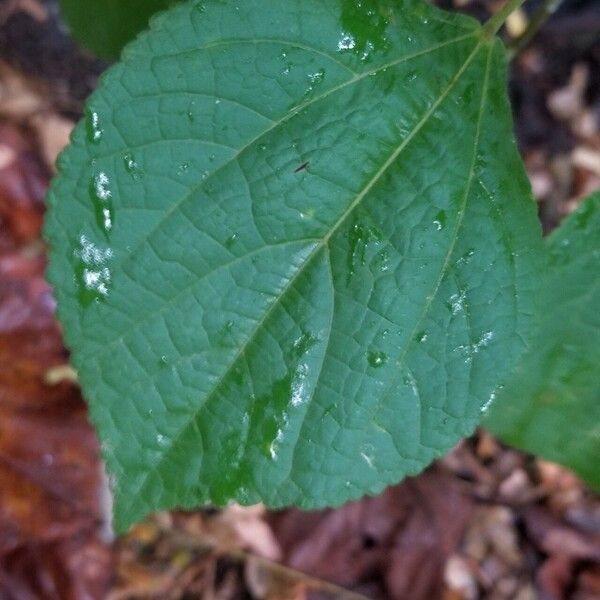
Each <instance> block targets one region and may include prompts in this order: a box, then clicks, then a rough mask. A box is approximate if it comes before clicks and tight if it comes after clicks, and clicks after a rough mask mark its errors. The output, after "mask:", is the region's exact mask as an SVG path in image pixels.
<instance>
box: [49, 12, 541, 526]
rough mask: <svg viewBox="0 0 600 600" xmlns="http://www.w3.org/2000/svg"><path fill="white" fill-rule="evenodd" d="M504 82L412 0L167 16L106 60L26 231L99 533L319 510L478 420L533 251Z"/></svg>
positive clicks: (460, 37) (509, 341) (516, 333)
mask: <svg viewBox="0 0 600 600" xmlns="http://www.w3.org/2000/svg"><path fill="white" fill-rule="evenodd" d="M505 78H506V65H505V58H504V51H503V48H502V46H501V44H500V42H498V41H494V40H491V39H488V38H487V37H486V36H485V35H484V34H483V33H482V30H481V29H480V27H479V26H478V24H477V23H476V22H474V21H473V20H471V19H469V18H466V17H459V16H453V15H451V14H447V13H444V12H441V11H439V10H437V9H434V8H432V7H430V6H428V5H427V4H425V3H421V2H413V1H409V0H404V1H398V0H389V1H388V0H381V1H376V0H370V1H367V0H363V1H362V2H360V3H357V2H354V1H343V0H326V1H323V0H288V1H286V2H283V3H282V2H279V1H278V0H260V2H258V1H248V2H244V3H243V4H238V3H237V2H232V1H223V0H221V1H218V0H212V1H206V2H204V3H202V4H196V3H192V4H186V5H181V6H178V7H176V8H174V9H172V10H171V11H170V12H169V13H166V14H163V15H161V16H159V17H158V18H157V19H155V20H154V22H153V26H152V30H151V32H150V33H149V34H148V35H144V36H142V37H141V38H140V39H138V41H137V42H136V43H135V44H134V45H133V46H130V47H128V48H127V49H126V51H125V53H124V61H123V63H121V64H119V65H117V66H116V67H114V68H113V69H111V70H110V71H109V72H108V74H107V76H106V77H105V78H104V80H103V82H102V85H101V86H100V89H99V90H98V91H97V92H96V93H95V94H94V95H93V96H92V98H91V99H90V102H89V110H88V115H87V120H86V122H84V123H81V124H80V125H79V126H78V127H77V129H76V130H75V133H74V136H73V140H72V143H71V146H70V148H69V149H68V150H67V151H66V153H64V154H63V156H62V158H61V160H60V161H59V167H60V172H61V174H60V176H59V177H58V178H57V179H56V181H55V182H54V184H53V186H52V189H51V193H50V195H49V205H50V211H49V215H48V218H47V226H46V235H47V239H48V240H49V242H50V245H51V261H50V269H49V277H50V280H51V281H52V282H53V284H54V286H55V292H56V297H57V299H58V306H59V316H60V318H61V320H62V322H63V324H64V328H65V334H66V339H67V342H68V344H69V346H70V347H71V348H72V350H73V360H74V364H75V365H76V367H77V369H78V371H79V374H80V380H81V383H82V386H83V390H84V392H85V395H86V397H87V399H88V401H89V403H90V408H91V415H92V419H93V421H94V423H95V424H96V425H97V427H98V430H99V434H100V437H101V439H102V441H103V444H104V456H105V457H106V460H107V463H108V467H109V469H110V472H111V473H112V474H113V476H114V478H115V494H116V517H117V526H118V527H125V526H126V525H127V524H129V523H131V522H132V521H133V520H135V519H137V518H139V517H141V516H142V515H144V514H146V513H148V512H150V511H153V510H156V509H158V508H164V507H170V506H174V505H180V506H186V507H189V506H194V505H197V504H198V503H205V502H209V501H212V502H215V503H223V502H226V501H228V500H230V499H236V500H238V501H239V502H241V503H253V502H257V501H260V500H262V501H264V502H266V503H267V504H268V505H270V506H283V505H288V504H297V505H300V506H302V507H317V506H324V505H334V504H339V503H342V502H344V501H346V500H349V499H352V498H357V497H359V496H360V495H362V494H364V493H376V492H378V491H380V490H381V489H382V488H383V487H384V486H385V485H387V484H390V483H392V482H397V481H398V480H399V479H401V478H402V477H403V476H404V475H406V474H408V473H416V472H418V471H419V470H421V469H422V468H423V467H424V466H425V465H427V464H428V463H429V462H430V461H431V460H432V459H433V458H435V457H436V456H438V455H440V454H441V453H443V452H444V451H446V450H447V449H448V448H450V447H451V446H452V445H453V444H455V443H456V441H457V440H458V439H459V438H460V437H461V436H464V435H466V434H468V433H470V432H471V431H472V430H473V428H474V427H475V425H476V424H477V423H478V421H479V420H480V417H481V408H482V407H483V406H484V405H485V404H486V403H487V402H488V400H489V398H490V397H491V396H493V394H494V393H495V390H496V387H497V386H498V385H499V384H500V383H501V382H502V379H503V377H504V376H505V375H506V374H507V373H508V372H509V371H510V369H511V367H512V366H513V364H514V362H515V360H516V358H517V356H518V355H519V354H520V353H521V351H522V347H523V336H524V335H526V333H527V331H528V329H529V322H530V315H531V312H532V308H531V303H532V297H533V290H534V288H535V276H536V273H537V270H538V267H537V258H536V257H537V256H538V252H539V248H538V245H539V244H540V243H541V236H540V233H539V226H538V223H537V219H536V211H535V205H534V202H533V201H532V199H531V195H530V189H529V184H528V181H527V178H526V176H525V173H524V170H523V167H522V164H521V160H520V158H519V156H518V153H517V150H516V147H515V143H514V140H513V137H512V133H511V118H510V108H509V105H508V102H507V98H506V91H505Z"/></svg>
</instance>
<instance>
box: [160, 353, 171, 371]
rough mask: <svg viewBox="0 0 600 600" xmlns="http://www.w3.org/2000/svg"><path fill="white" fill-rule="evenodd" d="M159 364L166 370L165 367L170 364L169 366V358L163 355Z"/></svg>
mask: <svg viewBox="0 0 600 600" xmlns="http://www.w3.org/2000/svg"><path fill="white" fill-rule="evenodd" d="M159 364H160V366H161V367H163V368H164V367H166V366H168V364H169V359H168V357H167V356H165V355H164V354H163V355H162V356H161V357H160V361H159Z"/></svg>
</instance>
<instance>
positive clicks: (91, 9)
mask: <svg viewBox="0 0 600 600" xmlns="http://www.w3.org/2000/svg"><path fill="white" fill-rule="evenodd" d="M178 1H179V0H60V8H61V11H62V14H63V16H64V18H65V21H66V22H67V24H68V26H69V29H70V31H71V33H72V34H73V37H75V38H76V39H77V40H78V41H79V42H80V43H81V44H83V45H84V46H85V47H86V48H89V49H90V50H92V51H93V52H94V53H95V54H96V55H98V56H101V57H103V58H109V59H115V58H118V57H119V54H120V53H121V50H122V49H123V46H125V44H127V43H128V42H130V41H131V40H132V39H133V38H135V36H136V35H137V34H138V33H139V32H140V31H142V30H144V29H146V27H148V21H149V19H150V17H151V16H152V15H153V14H154V13H156V12H158V11H160V10H164V9H166V8H169V6H172V5H173V4H175V3H176V2H178Z"/></svg>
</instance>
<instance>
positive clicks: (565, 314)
mask: <svg viewBox="0 0 600 600" xmlns="http://www.w3.org/2000/svg"><path fill="white" fill-rule="evenodd" d="M546 250H547V259H548V265H547V275H546V277H545V278H544V279H543V281H542V285H541V310H540V314H539V319H538V324H537V328H536V334H535V336H534V337H533V342H532V344H531V349H530V350H529V351H528V353H527V354H526V355H525V356H524V357H523V359H522V361H521V362H520V365H519V369H518V371H517V373H516V374H515V376H514V377H513V378H511V379H510V382H509V384H508V385H507V386H506V388H505V389H504V390H503V391H502V393H500V394H498V400H497V402H496V403H495V404H494V406H493V407H492V408H491V410H490V412H489V416H488V418H487V419H486V426H487V427H489V428H490V429H491V430H492V431H493V432H494V433H496V434H497V435H498V436H499V437H501V438H502V439H503V440H505V441H506V442H507V443H509V444H511V445H514V446H517V447H518V448H522V449H524V450H527V451H529V452H533V453H536V454H539V455H540V456H542V457H544V458H546V459H548V460H552V461H555V462H558V463H561V464H563V465H565V466H567V467H570V468H571V469H573V470H574V471H575V472H577V473H578V474H579V475H581V476H582V477H583V478H584V479H586V480H587V481H588V482H589V483H590V484H591V485H592V486H594V487H595V488H596V489H598V490H600V469H599V467H598V466H599V465H600V377H599V376H598V365H600V310H599V308H600V286H599V282H600V193H596V194H594V195H593V196H591V197H590V198H588V199H587V200H585V201H584V202H583V203H582V204H581V205H580V206H579V208H578V209H577V210H576V211H575V212H574V213H573V214H572V215H571V216H569V218H567V219H566V220H565V221H564V222H563V223H562V224H561V226H560V227H559V228H558V229H557V230H555V231H554V232H553V233H552V235H550V236H549V237H548V238H547V239H546Z"/></svg>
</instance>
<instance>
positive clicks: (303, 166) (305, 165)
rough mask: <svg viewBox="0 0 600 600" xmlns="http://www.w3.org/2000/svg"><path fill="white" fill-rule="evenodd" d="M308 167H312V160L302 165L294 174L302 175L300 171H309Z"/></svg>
mask: <svg viewBox="0 0 600 600" xmlns="http://www.w3.org/2000/svg"><path fill="white" fill-rule="evenodd" d="M308 165H310V160H307V161H306V162H304V163H302V164H301V165H300V166H299V167H298V168H297V169H295V170H294V173H300V171H304V170H305V169H308Z"/></svg>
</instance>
